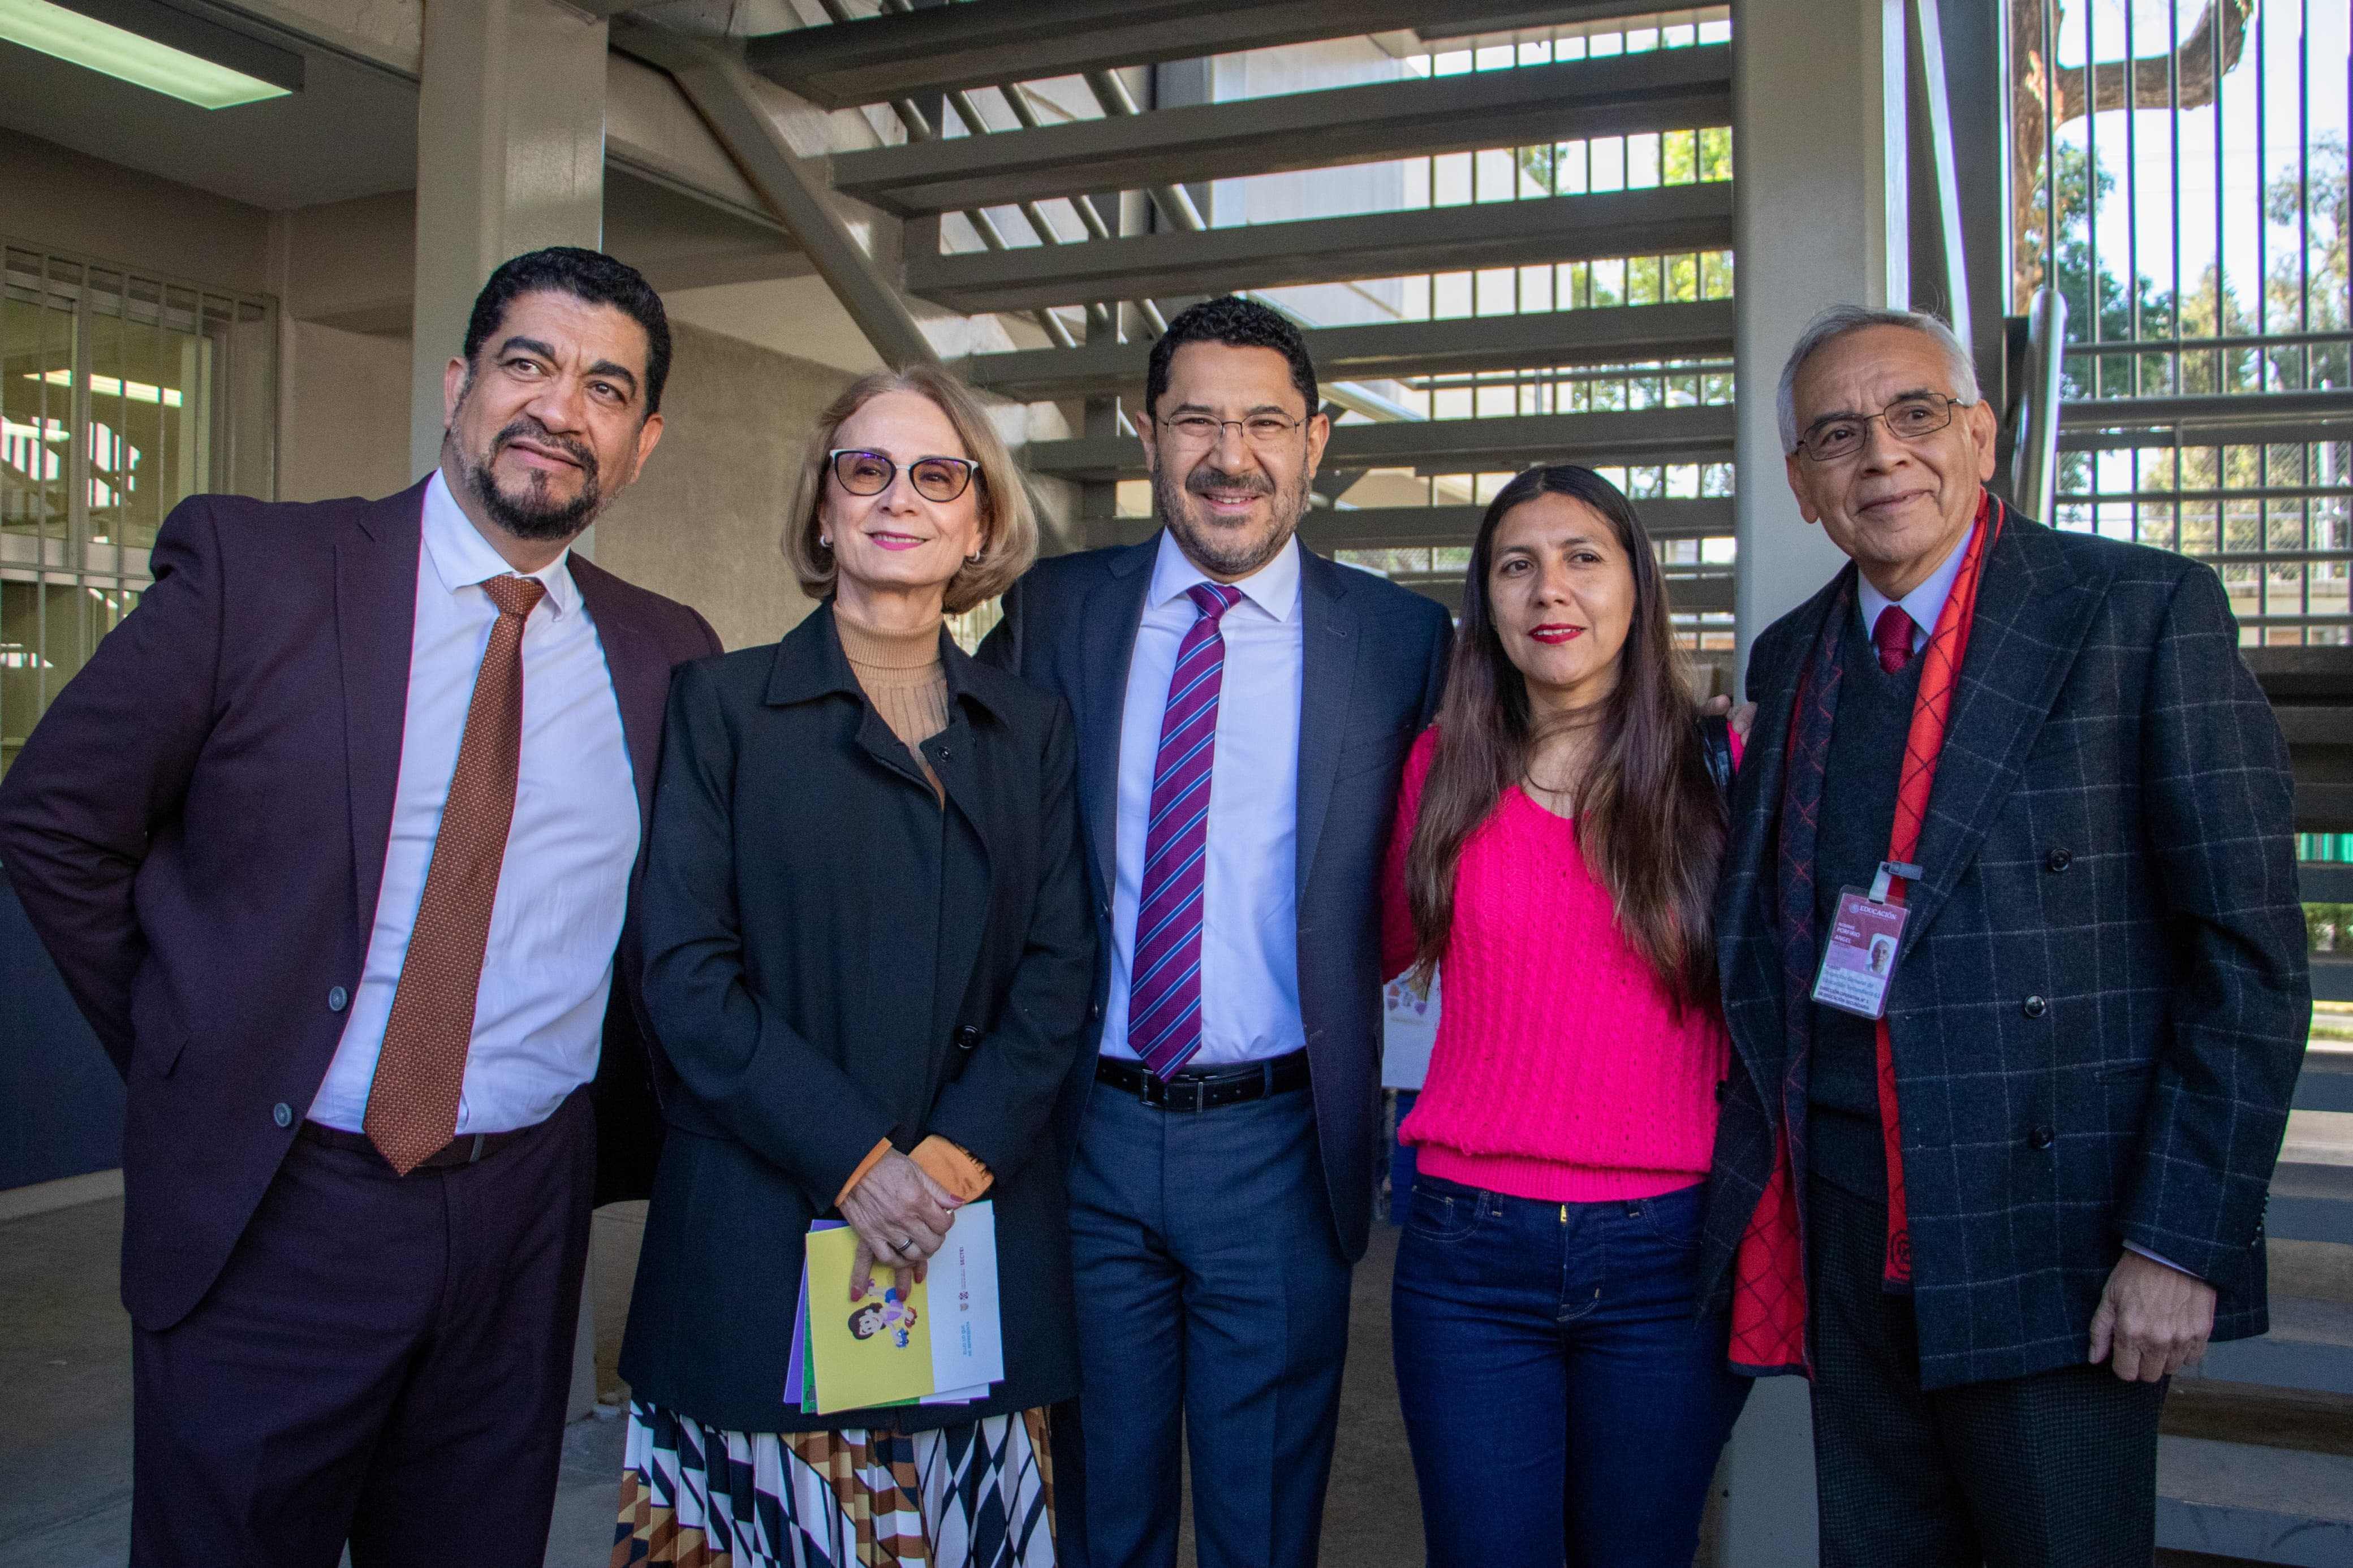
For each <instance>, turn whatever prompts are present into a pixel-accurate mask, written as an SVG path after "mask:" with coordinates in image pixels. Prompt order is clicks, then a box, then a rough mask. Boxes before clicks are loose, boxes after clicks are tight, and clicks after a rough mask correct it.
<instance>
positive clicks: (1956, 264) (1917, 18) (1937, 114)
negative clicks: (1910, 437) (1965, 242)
mask: <svg viewBox="0 0 2353 1568" xmlns="http://www.w3.org/2000/svg"><path fill="white" fill-rule="evenodd" d="M1905 11H1906V12H1907V13H1908V18H1907V19H1908V20H1909V21H1910V23H1911V27H1910V29H1909V30H1910V33H1911V37H1910V38H1909V40H1908V43H1909V46H1910V47H1909V48H1908V49H1907V50H1906V54H1905V58H1906V64H1907V65H1908V67H1909V70H1908V72H1907V74H1908V75H1909V76H1910V78H1911V85H1912V92H1911V94H1910V98H1911V101H1912V106H1913V108H1914V109H1915V110H1916V111H1917V112H1918V113H1919V115H1920V118H1921V124H1922V129H1923V131H1924V132H1926V136H1925V140H1926V143H1927V153H1928V157H1927V165H1928V167H1927V175H1928V187H1929V189H1928V194H1929V195H1930V197H1931V198H1932V199H1933V201H1934V203H1935V216H1934V221H1935V224H1936V249H1937V251H1938V253H1939V254H1938V260H1939V261H1940V262H1941V263H1942V265H1943V268H1944V285H1945V313H1946V317H1947V321H1948V324H1950V326H1951V327H1952V329H1953V335H1954V336H1955V337H1957V338H1958V339H1960V340H1961V342H1965V343H1968V342H1975V341H1976V340H1975V339H1974V338H1973V337H1972V336H1971V335H1970V331H1969V279H1968V261H1967V253H1966V252H1965V251H1964V250H1963V248H1962V240H1961V188H1960V176H1959V174H1958V173H1957V170H1956V168H1955V166H1954V160H1953V110H1952V100H1951V99H1950V98H1949V97H1948V96H1947V94H1948V87H1947V82H1946V79H1945V34H1944V25H1943V20H1942V18H1941V17H1940V16H1938V15H1937V9H1936V0H1911V4H1910V5H1906V6H1905ZM1915 298H1917V296H1916V295H1915Z"/></svg>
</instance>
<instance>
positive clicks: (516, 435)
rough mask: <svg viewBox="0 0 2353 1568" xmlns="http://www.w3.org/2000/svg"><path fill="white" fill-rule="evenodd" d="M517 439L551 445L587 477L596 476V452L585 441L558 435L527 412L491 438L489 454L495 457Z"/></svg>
mask: <svg viewBox="0 0 2353 1568" xmlns="http://www.w3.org/2000/svg"><path fill="white" fill-rule="evenodd" d="M517 441H536V442H537V443H539V445H541V446H543V447H554V448H555V449H556V450H557V451H559V452H561V453H563V454H564V455H565V457H567V458H571V459H572V460H573V461H574V462H575V463H577V464H579V465H580V471H581V472H582V473H584V474H586V476H587V477H588V478H590V479H595V478H596V453H595V452H593V451H591V450H590V449H589V447H588V444H587V443H586V441H583V440H580V439H579V438H578V437H573V436H559V435H557V434H556V433H555V432H554V431H553V430H550V429H549V428H548V427H547V426H544V425H542V424H541V423H540V422H539V421H538V420H536V419H533V417H531V416H529V415H527V414H526V415H524V416H522V418H520V419H518V420H516V421H515V422H514V423H513V424H512V425H509V426H507V427H506V428H505V429H503V430H501V431H500V432H499V433H498V435H497V437H494V438H493V439H492V440H491V456H492V457H494V458H495V457H497V456H498V455H499V453H500V452H501V450H503V449H504V448H506V447H509V446H512V444H514V443H515V442H517Z"/></svg>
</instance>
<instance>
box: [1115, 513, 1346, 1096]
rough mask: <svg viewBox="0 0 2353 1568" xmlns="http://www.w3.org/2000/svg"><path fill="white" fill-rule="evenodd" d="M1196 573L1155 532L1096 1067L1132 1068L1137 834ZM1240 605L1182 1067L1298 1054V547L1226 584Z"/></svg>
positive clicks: (1134, 675) (1123, 753)
mask: <svg viewBox="0 0 2353 1568" xmlns="http://www.w3.org/2000/svg"><path fill="white" fill-rule="evenodd" d="M1208 581H1209V577H1208V574H1207V573H1205V572H1203V571H1202V570H1201V569H1200V568H1199V567H1198V566H1196V565H1194V564H1193V563H1192V562H1190V561H1188V560H1187V559H1186V557H1185V552H1184V551H1182V550H1181V549H1179V548H1178V547H1177V544H1176V540H1175V539H1174V538H1172V537H1171V536H1170V535H1169V534H1168V532H1167V531H1166V530H1163V531H1162V532H1161V535H1160V555H1159V558H1158V559H1157V560H1156V561H1155V562H1154V563H1153V567H1152V586H1151V588H1150V589H1149V590H1148V591H1147V593H1146V595H1145V601H1144V619H1143V621H1142V623H1141V624H1140V625H1139V626H1137V628H1136V633H1135V653H1134V658H1132V659H1131V660H1130V662H1129V664H1128V667H1127V706H1126V709H1125V710H1124V715H1123V716H1122V718H1121V721H1120V731H1119V816H1118V819H1117V825H1116V837H1115V839H1114V841H1113V842H1114V846H1115V849H1114V857H1115V860H1116V876H1115V879H1114V886H1113V889H1112V903H1111V929H1112V952H1111V994H1110V996H1109V998H1108V999H1107V1000H1106V1001H1105V1003H1104V1005H1103V1055H1105V1056H1107V1057H1119V1058H1127V1059H1130V1060H1133V1059H1134V1057H1135V1052H1134V1050H1132V1049H1130V1048H1129V1047H1128V1043H1127V1000H1128V997H1127V992H1128V973H1129V966H1130V964H1131V963H1133V961H1134V957H1135V910H1136V904H1137V902H1138V901H1139V894H1140V892H1141V890H1142V889H1141V883H1142V880H1143V875H1144V836H1145V823H1146V822H1147V821H1149V820H1150V817H1151V812H1152V775H1153V771H1154V763H1155V762H1156V761H1157V760H1158V758H1159V753H1160V720H1161V716H1162V714H1163V713H1164V712H1165V711H1166V709H1167V706H1168V678H1169V676H1170V675H1171V674H1172V673H1173V672H1174V671H1175V669H1176V648H1177V645H1178V644H1180V643H1182V642H1183V641H1184V640H1185V634H1186V633H1187V632H1188V631H1190V630H1192V629H1193V623H1194V621H1196V620H1197V619H1198V618H1199V611H1198V610H1197V609H1196V608H1195V607H1194V605H1193V601H1192V599H1191V598H1190V597H1188V596H1187V594H1186V592H1185V591H1186V590H1187V588H1190V587H1191V586H1193V584H1196V583H1206V582H1208ZM1233 585H1234V586H1235V587H1237V588H1239V589H1240V590H1241V595H1242V596H1241V598H1240V601H1239V602H1238V603H1237V604H1236V605H1234V607H1233V608H1232V609H1230V610H1228V611H1227V612H1226V614H1225V617H1224V619H1222V620H1221V621H1219V623H1218V625H1219V630H1221V631H1222V632H1223V633H1224V634H1225V639H1226V668H1225V676H1224V684H1223V685H1222V686H1221V687H1220V688H1219V693H1218V745H1217V753H1216V761H1215V763H1213V764H1212V768H1211V772H1210V774H1209V826H1208V855H1207V857H1206V858H1205V861H1204V868H1203V872H1202V886H1201V1048H1200V1050H1199V1051H1198V1053H1196V1054H1195V1055H1194V1057H1193V1058H1192V1060H1191V1061H1190V1062H1189V1063H1187V1067H1190V1068H1208V1067H1217V1066H1220V1065H1227V1066H1230V1065H1232V1064H1234V1063H1238V1062H1249V1061H1257V1060H1259V1059H1261V1058H1265V1057H1279V1056H1284V1055H1287V1054H1288V1053H1290V1052H1292V1051H1295V1050H1299V1049H1301V1048H1303V1047H1304V1046H1305V1045H1306V1044H1307V1030H1306V1026H1304V1025H1303V1024H1302V1023H1301V1022H1300V1020H1299V895H1298V885H1297V882H1296V880H1295V874H1296V869H1297V867H1298V861H1299V702H1300V689H1301V683H1302V680H1303V678H1304V672H1305V668H1306V658H1307V655H1306V637H1305V634H1304V630H1303V628H1304V625H1305V617H1304V616H1303V614H1302V613H1301V609H1300V603H1299V542H1298V541H1297V540H1296V539H1294V540H1293V541H1292V542H1290V543H1288V544H1286V545H1284V546H1283V548H1282V553H1280V554H1278V555H1277V556H1276V557H1275V558H1274V559H1273V560H1271V561H1270V562H1268V563H1266V564H1265V565H1263V566H1261V567H1260V568H1259V569H1258V570H1257V571H1256V572H1255V573H1253V574H1250V576H1248V577H1245V578H1243V579H1242V580H1241V581H1240V582H1239V583H1236V584H1233Z"/></svg>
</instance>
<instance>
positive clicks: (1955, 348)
mask: <svg viewBox="0 0 2353 1568" xmlns="http://www.w3.org/2000/svg"><path fill="white" fill-rule="evenodd" d="M1865 327H1905V328H1908V329H1909V330H1911V331H1915V332H1925V333H1926V334H1927V335H1928V336H1929V337H1930V338H1931V339H1933V340H1934V341H1935V342H1936V346H1937V347H1938V348H1939V349H1941V350H1943V351H1944V354H1945V368H1946V370H1947V372H1948V373H1949V374H1951V376H1952V378H1953V396H1954V397H1955V398H1957V400H1959V401H1960V402H1963V403H1975V402H1976V401H1977V400H1978V367H1977V363H1976V362H1975V361H1974V360H1972V359H1970V357H1969V351H1968V347H1967V346H1966V345H1964V344H1963V343H1962V342H1961V340H1960V339H1958V338H1957V337H1955V336H1954V335H1953V329H1952V328H1950V327H1948V326H1947V325H1946V324H1945V322H1944V321H1943V319H1942V318H1940V317H1937V316H1932V315H1930V314H1929V313H1928V312H1927V311H1926V310H1887V309H1882V308H1877V307H1873V306H1870V305H1832V306H1831V308H1830V309H1829V310H1824V311H1823V312H1822V313H1821V314H1820V315H1819V316H1816V317H1815V318H1814V319H1813V321H1812V322H1811V323H1810V324H1809V325H1808V326H1807V328H1806V330H1805V331H1802V332H1800V333H1799V334H1798V346H1797V347H1795V348H1793V349H1791V350H1790V351H1789V359H1788V363H1786V364H1784V365H1783V366H1782V367H1781V391H1780V395H1779V398H1778V401H1777V403H1776V405H1775V406H1776V408H1777V409H1778V412H1779V414H1780V416H1781V452H1782V455H1783V456H1785V457H1786V456H1788V454H1790V453H1792V452H1795V451H1796V450H1797V449H1798V374H1799V372H1800V371H1803V370H1804V369H1805V368H1806V362H1807V361H1808V360H1810V359H1811V358H1813V357H1814V355H1816V354H1817V353H1820V352H1821V351H1822V350H1823V349H1825V348H1828V347H1829V346H1830V345H1831V343H1833V342H1837V341H1838V340H1839V339H1841V338H1842V337H1844V336H1846V335H1847V334H1848V333H1849V332H1859V331H1862V330H1863V329H1864V328H1865Z"/></svg>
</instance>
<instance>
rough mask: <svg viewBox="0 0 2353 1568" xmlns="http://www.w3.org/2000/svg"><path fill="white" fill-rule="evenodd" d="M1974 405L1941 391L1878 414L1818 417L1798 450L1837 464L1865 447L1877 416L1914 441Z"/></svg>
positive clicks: (1898, 401) (1911, 398) (1904, 399)
mask: <svg viewBox="0 0 2353 1568" xmlns="http://www.w3.org/2000/svg"><path fill="white" fill-rule="evenodd" d="M1975 406H1976V405H1975V404H1973V403H1964V402H1962V401H1961V400H1960V399H1959V398H1957V397H1947V396H1946V395H1944V394H1943V393H1941V392H1921V393H1915V394H1914V395H1911V396H1909V397H1899V398H1897V399H1896V400H1895V401H1894V402H1893V403H1891V404H1889V405H1887V406H1886V407H1884V408H1883V409H1881V410H1880V411H1879V412H1878V413H1876V414H1834V415H1831V416H1830V417H1828V418H1826V419H1819V420H1816V421H1815V422H1814V427H1813V428H1812V429H1810V430H1809V431H1807V432H1806V433H1805V434H1804V435H1802V436H1800V437H1798V450H1799V452H1801V453H1803V454H1805V456H1807V457H1808V458H1812V459H1813V460H1814V461H1815V462H1817V463H1835V462H1837V461H1838V460H1839V459H1840V458H1852V457H1853V456H1854V455H1855V454H1856V453H1857V452H1860V451H1862V445H1863V441H1864V439H1865V438H1866V437H1867V436H1868V435H1869V433H1870V430H1871V422H1872V421H1873V420H1874V419H1883V420H1885V421H1886V422H1887V433H1888V434H1889V435H1891V436H1893V437H1895V438H1896V439H1897V440H1899V441H1905V442H1911V441H1917V440H1919V439H1920V438H1921V437H1924V436H1933V435H1935V434H1936V432H1937V431H1939V430H1942V429H1943V428H1944V427H1945V426H1947V425H1950V424H1951V423H1952V422H1953V416H1954V415H1955V414H1956V413H1957V412H1958V411H1959V410H1961V409H1964V408H1973V407H1975Z"/></svg>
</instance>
